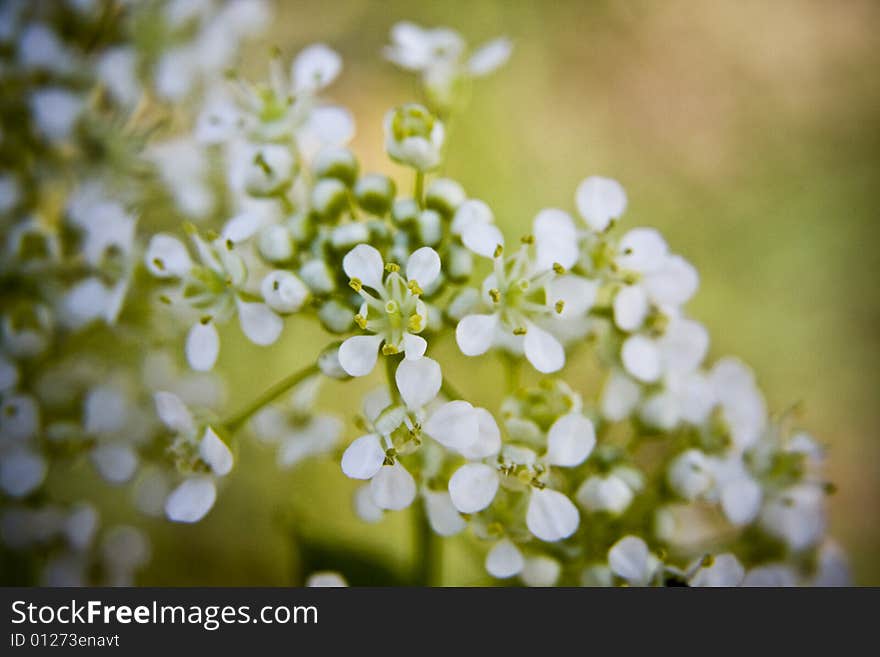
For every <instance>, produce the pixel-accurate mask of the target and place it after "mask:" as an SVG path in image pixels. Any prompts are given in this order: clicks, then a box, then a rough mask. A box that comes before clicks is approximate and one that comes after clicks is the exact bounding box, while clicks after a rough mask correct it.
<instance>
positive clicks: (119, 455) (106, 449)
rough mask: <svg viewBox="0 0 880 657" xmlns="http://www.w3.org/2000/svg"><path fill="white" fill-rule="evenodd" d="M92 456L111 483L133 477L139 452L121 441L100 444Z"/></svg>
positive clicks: (96, 465)
mask: <svg viewBox="0 0 880 657" xmlns="http://www.w3.org/2000/svg"><path fill="white" fill-rule="evenodd" d="M91 456H92V463H94V464H95V468H97V470H98V473H99V474H100V475H101V476H102V477H103V478H104V479H105V480H106V481H109V482H110V483H111V484H121V483H123V482H125V481H128V480H129V479H131V476H132V475H133V474H134V471H135V470H136V469H137V465H138V457H137V454H136V453H135V451H134V450H133V449H132V448H131V446H129V445H123V444H120V443H108V444H106V445H98V446H97V447H95V449H93V450H92V455H91Z"/></svg>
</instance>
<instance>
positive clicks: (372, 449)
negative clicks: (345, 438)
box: [342, 433, 385, 479]
mask: <svg viewBox="0 0 880 657" xmlns="http://www.w3.org/2000/svg"><path fill="white" fill-rule="evenodd" d="M384 461H385V450H384V449H383V448H382V443H381V442H380V441H379V436H377V435H376V434H374V433H368V434H367V435H365V436H361V437H360V438H358V439H356V440H355V441H353V442H352V443H351V445H349V446H348V449H346V450H345V453H344V454H343V455H342V471H343V472H344V473H345V474H346V476H348V477H351V478H352V479H371V478H372V477H373V476H375V474H376V473H377V472H378V471H379V469H380V468H381V467H382V463H383V462H384Z"/></svg>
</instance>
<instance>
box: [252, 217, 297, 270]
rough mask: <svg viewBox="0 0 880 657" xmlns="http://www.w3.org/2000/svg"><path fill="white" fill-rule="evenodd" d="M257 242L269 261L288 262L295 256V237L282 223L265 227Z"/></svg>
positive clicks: (262, 254)
mask: <svg viewBox="0 0 880 657" xmlns="http://www.w3.org/2000/svg"><path fill="white" fill-rule="evenodd" d="M257 244H258V248H259V250H260V255H261V256H263V257H264V258H265V259H266V260H268V261H269V262H274V263H281V262H287V261H288V260H290V259H291V258H292V257H293V239H292V238H291V236H290V231H289V230H288V229H287V228H286V227H285V226H282V225H280V224H273V225H271V226H266V227H265V228H263V229H262V230H261V231H260V234H259V237H258V242H257Z"/></svg>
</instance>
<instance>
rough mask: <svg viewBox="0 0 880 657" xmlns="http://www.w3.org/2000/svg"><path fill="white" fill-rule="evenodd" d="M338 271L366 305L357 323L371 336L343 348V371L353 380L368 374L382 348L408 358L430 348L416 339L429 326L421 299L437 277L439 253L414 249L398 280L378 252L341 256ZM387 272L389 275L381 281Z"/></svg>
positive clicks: (363, 248) (363, 247)
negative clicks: (354, 377) (340, 270)
mask: <svg viewBox="0 0 880 657" xmlns="http://www.w3.org/2000/svg"><path fill="white" fill-rule="evenodd" d="M342 266H343V269H344V270H345V273H346V275H347V276H348V277H349V279H350V280H351V282H350V285H351V287H352V288H353V289H354V290H355V291H356V292H357V293H358V294H359V295H360V296H361V298H362V299H363V300H364V302H363V304H362V305H361V309H360V312H359V313H358V314H357V315H356V316H355V321H356V322H357V323H358V326H360V327H361V328H362V329H364V330H367V331H369V332H370V333H371V334H370V335H357V336H354V337H351V338H348V339H347V340H346V341H345V342H343V343H342V345H341V346H340V348H339V362H340V364H341V365H342V368H343V369H344V370H345V371H346V372H348V373H349V374H350V375H351V376H365V375H367V374H369V373H370V372H372V371H373V367H375V365H376V359H377V357H378V351H379V348H380V346H381V347H382V353H383V354H384V355H386V356H391V355H394V354H398V353H401V352H403V353H404V354H405V355H406V358H407V359H418V358H421V357H422V356H423V355H424V353H425V350H426V348H427V346H428V343H427V342H426V341H425V339H424V338H422V337H421V336H419V335H418V334H419V333H421V332H422V331H423V330H424V328H425V326H426V323H427V307H426V306H425V304H424V302H423V301H422V300H421V294H422V291H423V290H424V289H427V288H428V287H430V286H431V285H432V284H433V283H434V281H435V280H436V279H437V277H438V276H439V275H440V257H439V256H438V255H437V252H436V251H434V249H432V248H430V247H422V248H420V249H417V250H416V251H415V252H413V253H412V255H410V257H409V259H408V260H407V263H406V267H405V269H404V275H403V276H402V275H401V274H400V273H399V272H400V269H399V267H398V266H397V265H394V264H390V265H388V266H386V265H385V263H384V261H383V260H382V255H381V254H380V253H379V251H377V250H376V249H375V248H373V247H372V246H369V245H367V244H360V245H358V246H356V247H355V248H353V249H352V250H351V251H349V252H348V253H347V254H346V255H345V258H343V261H342ZM386 269H387V270H388V274H387V276H384V278H383V272H384V271H385V270H386ZM370 290H371V291H372V292H371V291H370Z"/></svg>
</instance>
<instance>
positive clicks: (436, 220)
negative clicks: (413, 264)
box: [418, 210, 443, 246]
mask: <svg viewBox="0 0 880 657" xmlns="http://www.w3.org/2000/svg"><path fill="white" fill-rule="evenodd" d="M418 231H419V237H420V238H421V241H422V243H423V244H427V245H428V246H433V245H434V244H438V243H439V242H440V240H441V239H443V219H442V218H441V217H440V214H439V213H438V212H436V211H435V210H425V211H423V212H422V213H420V214H419V219H418Z"/></svg>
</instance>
